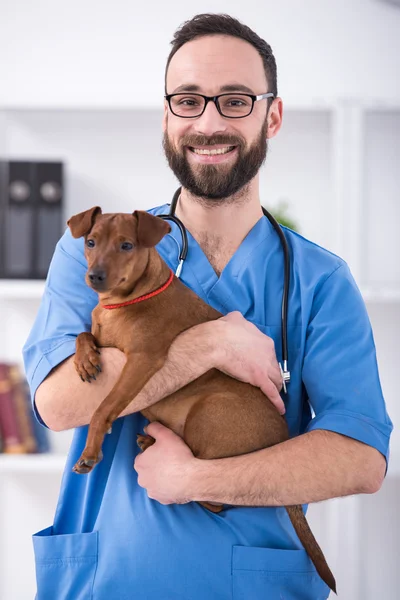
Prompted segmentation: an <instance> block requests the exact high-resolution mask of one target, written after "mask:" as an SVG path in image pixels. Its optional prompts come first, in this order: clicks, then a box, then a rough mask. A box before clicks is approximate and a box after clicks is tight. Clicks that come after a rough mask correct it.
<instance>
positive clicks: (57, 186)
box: [0, 161, 64, 279]
mask: <svg viewBox="0 0 400 600" xmlns="http://www.w3.org/2000/svg"><path fill="white" fill-rule="evenodd" d="M62 167H63V165H62V163H60V162H50V161H48V162H34V161H8V162H7V161H3V162H1V163H0V277H1V278H9V279H16V278H20V279H42V278H45V277H46V274H47V271H48V268H49V265H50V261H51V257H52V256H53V252H54V248H55V245H56V243H57V241H58V240H59V239H60V237H61V235H62V233H63V229H64V227H63V222H62V206H63V177H62Z"/></svg>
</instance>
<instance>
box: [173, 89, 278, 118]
mask: <svg viewBox="0 0 400 600" xmlns="http://www.w3.org/2000/svg"><path fill="white" fill-rule="evenodd" d="M185 94H188V95H190V96H200V97H201V98H204V100H205V103H204V107H203V110H202V111H201V113H200V114H199V115H193V116H185V115H177V114H176V113H175V112H174V111H173V110H172V107H171V98H173V97H174V96H185ZM236 95H237V96H246V98H251V100H252V105H251V109H250V112H249V113H248V114H247V115H241V116H240V117H228V116H227V115H224V113H223V112H222V111H221V107H220V105H219V98H221V97H222V96H236ZM164 98H165V99H166V101H167V102H168V106H169V109H170V111H171V112H172V114H173V115H175V117H179V118H180V119H198V118H199V117H201V115H202V114H203V113H204V111H205V110H206V108H207V104H208V103H209V102H214V104H215V106H216V107H217V111H218V112H219V114H220V115H221V117H224V118H225V119H245V118H246V117H249V116H250V115H251V113H252V112H253V108H254V102H258V101H259V100H266V99H267V98H275V94H273V93H272V92H269V93H267V94H259V95H258V96H256V95H254V94H245V93H243V92H238V93H237V94H235V92H227V93H225V94H218V96H204V94H197V93H193V92H177V93H176V94H166V95H165V96H164Z"/></svg>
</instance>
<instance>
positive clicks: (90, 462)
mask: <svg viewBox="0 0 400 600" xmlns="http://www.w3.org/2000/svg"><path fill="white" fill-rule="evenodd" d="M102 458H103V453H102V452H101V451H100V453H99V455H98V457H97V458H92V457H85V456H84V454H82V456H81V457H80V459H79V460H78V461H77V462H76V463H75V465H74V466H73V468H72V470H73V471H74V472H75V473H80V474H81V475H86V473H90V471H92V470H93V468H94V467H95V466H96V465H97V463H99V462H100V461H101V460H102Z"/></svg>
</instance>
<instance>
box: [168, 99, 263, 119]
mask: <svg viewBox="0 0 400 600" xmlns="http://www.w3.org/2000/svg"><path fill="white" fill-rule="evenodd" d="M218 101H219V106H220V109H221V112H222V114H223V115H224V116H225V117H246V116H247V115H249V114H250V113H251V109H252V106H253V100H252V98H251V97H250V96H247V95H246V94H227V95H224V96H220V97H219V99H218ZM205 102H206V101H205V99H204V98H203V97H202V96H198V95H197V94H176V95H174V96H172V98H171V110H172V112H173V113H175V114H176V115H178V116H179V117H198V116H200V115H201V113H202V112H203V109H204V105H205Z"/></svg>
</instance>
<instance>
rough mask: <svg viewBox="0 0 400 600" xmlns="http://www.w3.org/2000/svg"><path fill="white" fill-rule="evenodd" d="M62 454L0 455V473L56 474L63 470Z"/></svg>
mask: <svg viewBox="0 0 400 600" xmlns="http://www.w3.org/2000/svg"><path fill="white" fill-rule="evenodd" d="M65 461H66V456H65V455H63V454H52V453H48V454H0V473H1V474H4V473H10V474H13V473H15V474H20V473H51V474H53V473H57V474H61V473H62V472H63V470H64V466H65Z"/></svg>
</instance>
